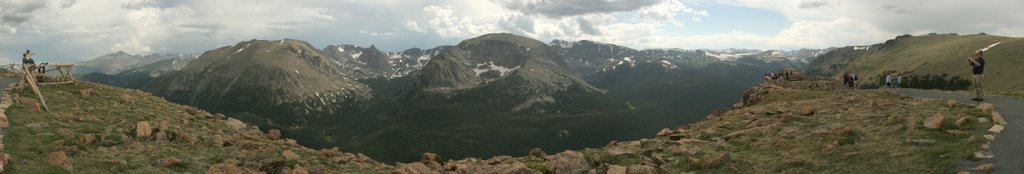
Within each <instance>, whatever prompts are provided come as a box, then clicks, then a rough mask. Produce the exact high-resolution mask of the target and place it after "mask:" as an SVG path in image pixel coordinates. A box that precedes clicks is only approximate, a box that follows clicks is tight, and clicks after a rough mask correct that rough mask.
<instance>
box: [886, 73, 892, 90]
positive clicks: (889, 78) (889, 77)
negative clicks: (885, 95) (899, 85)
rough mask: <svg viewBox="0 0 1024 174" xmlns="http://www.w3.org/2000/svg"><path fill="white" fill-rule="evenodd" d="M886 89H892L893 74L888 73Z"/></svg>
mask: <svg viewBox="0 0 1024 174" xmlns="http://www.w3.org/2000/svg"><path fill="white" fill-rule="evenodd" d="M885 87H888V88H892V73H886V75H885Z"/></svg>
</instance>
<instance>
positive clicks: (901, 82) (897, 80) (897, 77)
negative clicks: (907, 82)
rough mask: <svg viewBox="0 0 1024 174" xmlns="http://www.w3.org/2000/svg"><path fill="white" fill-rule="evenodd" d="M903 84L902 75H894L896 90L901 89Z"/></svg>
mask: <svg viewBox="0 0 1024 174" xmlns="http://www.w3.org/2000/svg"><path fill="white" fill-rule="evenodd" d="M902 84H903V73H899V74H896V88H901V86H900V85H902Z"/></svg>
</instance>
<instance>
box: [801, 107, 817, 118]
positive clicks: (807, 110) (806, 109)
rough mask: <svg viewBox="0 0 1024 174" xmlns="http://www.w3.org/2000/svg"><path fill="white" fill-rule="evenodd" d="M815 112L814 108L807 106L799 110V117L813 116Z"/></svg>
mask: <svg viewBox="0 0 1024 174" xmlns="http://www.w3.org/2000/svg"><path fill="white" fill-rule="evenodd" d="M816 111H817V109H815V108H814V106H811V105H807V106H804V107H803V108H800V115H803V116H811V115H814V112H816Z"/></svg>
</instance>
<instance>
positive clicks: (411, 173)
mask: <svg viewBox="0 0 1024 174" xmlns="http://www.w3.org/2000/svg"><path fill="white" fill-rule="evenodd" d="M440 173H441V172H438V171H435V170H433V169H430V167H427V165H424V164H423V163H409V164H402V165H399V166H398V167H396V168H395V172H394V174H440Z"/></svg>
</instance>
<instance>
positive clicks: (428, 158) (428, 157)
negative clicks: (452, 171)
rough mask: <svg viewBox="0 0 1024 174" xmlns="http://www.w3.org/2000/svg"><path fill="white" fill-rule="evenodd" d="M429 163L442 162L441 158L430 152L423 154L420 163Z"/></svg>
mask: <svg viewBox="0 0 1024 174" xmlns="http://www.w3.org/2000/svg"><path fill="white" fill-rule="evenodd" d="M429 161H433V162H441V156H439V155H437V154H434V153H430V152H427V153H423V158H420V162H429Z"/></svg>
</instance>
